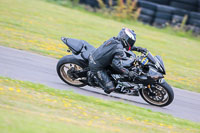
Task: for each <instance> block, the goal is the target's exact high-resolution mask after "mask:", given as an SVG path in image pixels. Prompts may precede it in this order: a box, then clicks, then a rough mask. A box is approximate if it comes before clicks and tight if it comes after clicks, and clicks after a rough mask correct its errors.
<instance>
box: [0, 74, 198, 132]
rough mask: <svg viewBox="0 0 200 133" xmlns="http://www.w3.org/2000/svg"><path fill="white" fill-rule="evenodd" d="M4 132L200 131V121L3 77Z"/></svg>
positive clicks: (0, 117)
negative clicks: (196, 121)
mask: <svg viewBox="0 0 200 133" xmlns="http://www.w3.org/2000/svg"><path fill="white" fill-rule="evenodd" d="M0 130H1V133H8V132H9V133H23V132H24V133H27V132H30V133H45V132H48V133H55V132H59V133H61V132H65V133H73V132H76V133H80V132H82V133H90V132H95V133H104V132H105V133H107V132H110V133H115V132H121V133H124V132H125V133H138V132H141V133H142V132H144V133H145V132H148V133H155V132H156V133H157V132H162V133H165V132H166V133H167V132H184V133H191V132H193V133H198V132H200V123H195V122H191V121H187V120H182V119H179V118H174V117H172V116H171V115H166V114H163V113H158V112H152V111H151V110H148V109H143V108H140V107H136V106H133V105H128V104H125V103H121V102H114V101H104V100H101V99H97V98H94V97H86V96H82V95H79V94H75V93H73V92H71V91H66V90H58V89H53V88H49V87H46V86H44V85H41V84H34V83H31V82H25V81H19V80H12V79H9V78H5V77H0Z"/></svg>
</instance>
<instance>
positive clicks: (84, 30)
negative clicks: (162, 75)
mask: <svg viewBox="0 0 200 133" xmlns="http://www.w3.org/2000/svg"><path fill="white" fill-rule="evenodd" d="M0 2H1V4H0V29H1V30H0V45H3V46H8V47H13V48H17V49H23V50H28V51H32V52H36V53H39V54H43V55H48V56H52V57H55V58H60V57H62V56H64V55H66V49H67V48H66V46H65V45H64V44H62V42H61V41H60V37H62V36H66V37H71V38H77V39H83V40H86V41H88V42H89V43H90V44H92V45H94V46H95V47H98V46H99V45H100V44H102V43H103V42H104V41H105V40H107V39H109V38H110V37H112V36H116V35H117V33H118V32H119V30H120V29H121V28H122V27H129V28H131V29H134V30H135V32H136V33H137V43H136V45H137V46H142V47H145V48H147V49H148V50H150V51H151V52H152V53H153V54H154V55H157V54H158V55H161V56H162V57H163V59H164V62H165V66H166V70H167V75H166V79H167V81H168V82H169V83H170V84H171V85H173V86H175V87H178V88H182V89H187V90H191V91H195V92H200V88H199V82H200V77H199V75H200V70H199V69H198V68H200V59H199V57H200V52H199V50H200V39H199V38H195V37H191V36H190V35H188V34H186V33H182V32H180V33H175V32H173V31H172V30H171V29H169V28H168V29H163V30H160V29H156V28H154V27H150V26H148V25H143V24H141V23H138V22H136V21H125V22H118V21H115V20H112V19H106V18H104V17H99V16H97V15H94V13H88V12H86V11H80V10H77V9H76V10H75V9H72V8H65V7H62V6H59V5H55V4H52V3H48V2H45V1H44V0H34V1H30V0H0ZM13 3H14V6H13Z"/></svg>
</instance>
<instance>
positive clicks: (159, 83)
mask: <svg viewBox="0 0 200 133" xmlns="http://www.w3.org/2000/svg"><path fill="white" fill-rule="evenodd" d="M61 40H62V41H63V42H64V43H65V44H66V45H67V46H68V47H69V49H70V50H68V52H72V54H71V55H66V56H64V57H62V58H61V59H60V60H59V61H58V64H57V73H58V75H59V77H60V78H61V79H62V80H63V81H64V82H65V83H67V84H69V85H72V86H76V87H83V86H86V85H88V82H87V75H88V74H87V73H88V72H89V71H90V69H89V67H88V58H89V55H90V53H92V52H93V51H94V50H95V48H94V47H93V46H92V45H90V44H89V43H87V42H86V41H83V40H77V39H72V38H65V37H62V38H61ZM125 53H126V56H125V57H124V58H123V61H122V64H123V66H124V67H126V68H127V69H129V70H130V71H135V72H136V73H137V75H138V76H137V78H135V79H132V78H130V77H126V76H123V75H120V74H119V73H118V72H117V71H115V70H114V69H112V67H111V66H109V67H108V68H107V71H108V74H109V75H110V78H111V80H112V81H113V83H114V84H115V86H116V90H115V92H116V93H122V94H127V95H134V93H135V91H136V90H137V91H139V94H140V95H141V96H142V98H143V99H144V100H145V101H146V102H148V103H149V104H152V105H155V106H160V107H163V106H167V105H169V104H170V103H171V102H172V101H173V99H174V92H173V89H172V87H171V86H170V85H169V84H168V83H167V82H166V81H165V80H164V76H163V75H165V74H166V72H165V67H164V64H163V61H162V59H161V57H160V56H158V55H157V56H153V55H152V54H151V53H150V52H149V51H148V52H147V53H142V54H141V56H136V55H135V54H134V53H133V52H131V51H128V52H127V51H126V52H125ZM94 81H95V83H94V84H95V85H96V87H100V85H99V84H98V80H94Z"/></svg>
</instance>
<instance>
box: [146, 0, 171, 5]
mask: <svg viewBox="0 0 200 133" xmlns="http://www.w3.org/2000/svg"><path fill="white" fill-rule="evenodd" d="M147 1H150V2H153V3H157V4H162V5H169V2H170V0H147Z"/></svg>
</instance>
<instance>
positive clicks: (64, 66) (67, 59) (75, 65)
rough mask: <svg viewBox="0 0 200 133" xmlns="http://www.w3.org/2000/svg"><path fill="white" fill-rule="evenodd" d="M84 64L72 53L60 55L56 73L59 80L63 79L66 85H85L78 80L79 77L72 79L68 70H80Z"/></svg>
mask: <svg viewBox="0 0 200 133" xmlns="http://www.w3.org/2000/svg"><path fill="white" fill-rule="evenodd" d="M85 67H86V66H85V65H84V63H83V62H82V61H81V60H79V59H77V58H75V57H74V56H73V55H67V56H64V57H62V58H61V59H60V60H59V61H58V64H57V73H58V76H59V77H60V79H61V80H63V81H64V82H65V83H67V84H68V85H72V86H76V87H83V86H86V85H85V84H84V83H82V82H80V81H79V79H73V77H72V76H71V75H70V71H71V70H72V69H73V70H82V69H83V68H85Z"/></svg>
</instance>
